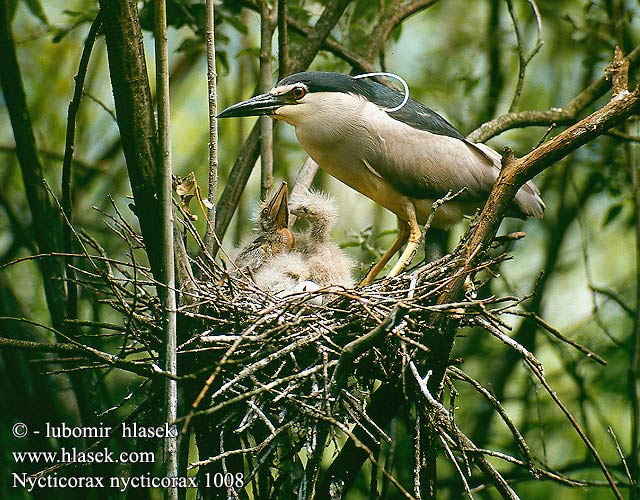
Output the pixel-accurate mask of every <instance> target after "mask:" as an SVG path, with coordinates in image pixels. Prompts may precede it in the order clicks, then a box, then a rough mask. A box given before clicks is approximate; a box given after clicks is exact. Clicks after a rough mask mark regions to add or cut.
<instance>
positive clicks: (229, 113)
mask: <svg viewBox="0 0 640 500" xmlns="http://www.w3.org/2000/svg"><path fill="white" fill-rule="evenodd" d="M284 104H287V101H286V99H285V98H284V97H283V96H277V95H273V94H260V95H257V96H255V97H252V98H251V99H247V100H246V101H242V102H239V103H237V104H234V105H233V106H229V107H228V108H227V109H225V110H224V111H223V112H222V113H220V114H219V115H218V118H230V117H236V116H258V115H271V114H273V112H274V111H275V110H276V109H278V108H279V107H280V106H282V105H284Z"/></svg>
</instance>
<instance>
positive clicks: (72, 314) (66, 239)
mask: <svg viewBox="0 0 640 500" xmlns="http://www.w3.org/2000/svg"><path fill="white" fill-rule="evenodd" d="M101 25H102V11H98V14H97V15H96V17H95V19H94V20H93V22H92V23H91V28H90V29H89V33H88V34H87V39H86V41H85V43H84V47H83V49H82V55H81V56H80V63H79V65H78V74H77V75H76V77H75V82H76V83H75V88H74V91H73V98H72V99H71V102H70V103H69V109H68V112H67V132H66V140H65V147H64V160H63V161H62V181H61V182H62V189H61V191H62V211H63V213H64V215H65V217H66V219H67V221H68V222H69V223H68V224H63V226H62V233H63V237H62V248H63V251H64V252H67V253H71V250H72V249H71V226H70V224H71V223H72V221H73V213H72V212H73V187H72V178H71V165H72V161H73V153H74V147H75V145H74V143H75V137H76V118H77V115H78V110H79V109H80V101H81V100H82V92H83V88H84V82H85V79H86V76H87V69H88V67H89V58H90V57H91V51H92V50H93V45H94V43H95V41H96V36H97V34H98V30H99V29H100V26H101ZM72 267H73V258H70V257H69V258H67V259H65V268H66V269H65V273H66V278H67V280H66V284H67V307H66V314H65V316H66V318H67V319H75V318H77V317H78V289H77V287H76V286H75V285H74V284H73V280H74V279H75V276H74V273H73V270H72V269H71V268H72Z"/></svg>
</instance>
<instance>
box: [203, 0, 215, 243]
mask: <svg viewBox="0 0 640 500" xmlns="http://www.w3.org/2000/svg"><path fill="white" fill-rule="evenodd" d="M206 10H207V19H206V21H207V22H206V38H207V88H208V89H209V177H208V188H209V192H208V194H207V200H208V201H209V205H208V207H207V228H206V230H205V233H204V245H205V248H206V249H207V251H208V252H209V254H211V255H214V253H215V250H214V248H215V238H214V237H213V233H214V232H215V230H216V211H217V208H216V202H217V199H218V120H217V119H216V115H217V114H218V97H217V71H216V39H215V18H214V11H215V9H214V0H206Z"/></svg>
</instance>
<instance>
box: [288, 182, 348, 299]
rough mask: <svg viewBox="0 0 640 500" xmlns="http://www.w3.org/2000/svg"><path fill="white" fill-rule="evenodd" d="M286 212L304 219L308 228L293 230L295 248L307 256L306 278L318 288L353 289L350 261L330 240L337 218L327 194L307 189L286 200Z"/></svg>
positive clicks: (335, 208) (336, 212)
mask: <svg viewBox="0 0 640 500" xmlns="http://www.w3.org/2000/svg"><path fill="white" fill-rule="evenodd" d="M289 211H290V212H291V213H292V214H293V215H296V216H297V217H298V220H305V221H307V223H308V228H307V230H306V231H304V232H297V233H296V245H295V249H296V250H297V251H299V252H301V253H302V254H303V255H304V256H305V257H306V259H307V266H308V269H309V279H310V280H313V281H314V282H316V283H317V284H318V285H319V286H320V287H326V286H332V285H337V286H342V287H345V288H353V285H354V283H353V278H352V276H351V270H352V269H353V264H354V263H353V261H352V260H351V258H350V257H349V256H348V255H347V254H346V253H345V252H343V251H342V250H341V249H340V247H339V246H338V245H337V244H336V243H334V242H333V241H332V240H331V229H332V228H333V226H334V225H335V223H336V221H337V220H338V209H337V207H336V205H335V202H334V200H333V199H332V198H330V197H329V196H326V195H324V194H322V193H319V192H314V191H307V192H304V193H300V194H297V195H294V196H292V197H291V199H290V200H289Z"/></svg>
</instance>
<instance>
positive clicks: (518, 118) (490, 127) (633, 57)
mask: <svg viewBox="0 0 640 500" xmlns="http://www.w3.org/2000/svg"><path fill="white" fill-rule="evenodd" d="M626 59H627V60H628V61H629V69H634V68H636V67H637V66H638V64H640V46H638V47H636V48H635V49H633V50H632V51H631V52H630V53H629V54H628V55H627V57H626ZM609 89H611V79H610V78H609V77H608V75H605V76H602V77H601V78H599V79H598V80H596V81H594V82H593V83H592V84H591V85H589V86H588V87H587V88H586V89H584V90H583V91H582V92H580V94H578V95H577V96H576V97H574V98H573V99H571V101H569V102H568V103H567V104H566V105H565V106H564V107H562V108H551V109H549V110H547V111H537V110H531V111H520V112H517V113H507V114H504V115H502V116H499V117H498V118H496V119H494V120H491V121H490V122H487V123H483V124H482V125H481V126H480V127H478V128H477V129H475V130H474V131H473V132H471V133H470V134H469V135H468V136H467V138H468V139H469V140H470V141H472V142H485V141H486V140H488V139H490V138H492V137H495V136H497V135H499V134H501V133H502V132H504V131H505V130H510V129H512V128H520V127H529V126H548V125H553V124H555V125H566V124H571V123H574V122H575V119H576V118H577V117H578V115H579V114H580V113H581V112H582V111H584V110H585V109H586V108H587V107H588V106H590V105H591V104H593V103H594V102H595V101H597V100H598V99H600V98H601V97H602V96H604V95H605V94H606V92H607V91H608V90H609Z"/></svg>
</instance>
